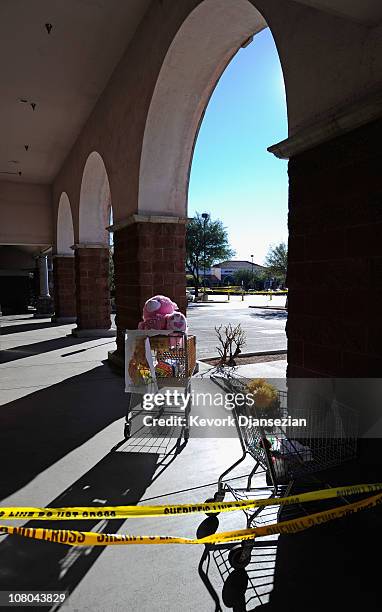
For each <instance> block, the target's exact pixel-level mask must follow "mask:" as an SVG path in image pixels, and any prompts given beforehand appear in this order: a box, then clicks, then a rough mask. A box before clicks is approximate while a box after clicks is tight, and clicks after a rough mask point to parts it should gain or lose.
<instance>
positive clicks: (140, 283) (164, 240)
mask: <svg viewBox="0 0 382 612" xmlns="http://www.w3.org/2000/svg"><path fill="white" fill-rule="evenodd" d="M141 219H142V217H140V216H138V215H134V216H133V217H132V218H131V219H130V222H129V224H127V225H125V226H124V227H120V228H118V226H116V227H115V228H114V270H115V297H116V309H117V315H116V325H117V354H116V355H114V357H115V358H116V359H118V358H119V359H120V360H122V359H123V355H124V331H125V329H134V328H136V327H137V324H138V322H139V321H140V320H141V318H142V308H143V305H144V303H145V301H146V300H147V299H149V298H150V297H152V296H153V295H156V294H163V295H166V296H168V297H170V298H171V299H173V300H174V301H175V302H176V303H177V304H178V307H179V309H180V310H181V311H182V312H183V313H185V312H186V306H187V302H186V274H185V256H186V247H185V219H181V218H177V217H169V218H168V219H166V218H163V217H146V218H143V219H147V220H141Z"/></svg>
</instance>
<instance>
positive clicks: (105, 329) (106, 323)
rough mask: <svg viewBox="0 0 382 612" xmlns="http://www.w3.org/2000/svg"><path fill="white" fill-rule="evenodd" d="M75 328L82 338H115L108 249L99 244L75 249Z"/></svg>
mask: <svg viewBox="0 0 382 612" xmlns="http://www.w3.org/2000/svg"><path fill="white" fill-rule="evenodd" d="M74 248H75V279H76V280H75V282H76V304H77V328H76V329H74V330H73V332H72V333H73V335H75V336H77V337H84V338H87V337H89V338H92V337H96V338H103V337H110V336H115V330H114V329H110V328H111V320H110V312H111V309H110V291H109V249H108V248H107V247H105V246H104V245H99V244H77V245H75V247H74Z"/></svg>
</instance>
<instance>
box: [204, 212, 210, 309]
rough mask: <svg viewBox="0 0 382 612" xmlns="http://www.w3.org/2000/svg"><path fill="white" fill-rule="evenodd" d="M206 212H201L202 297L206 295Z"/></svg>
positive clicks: (207, 217) (207, 215) (207, 216)
mask: <svg viewBox="0 0 382 612" xmlns="http://www.w3.org/2000/svg"><path fill="white" fill-rule="evenodd" d="M209 217H210V216H209V214H208V213H202V219H203V296H204V297H203V299H204V298H205V295H206V226H207V222H208V219H209Z"/></svg>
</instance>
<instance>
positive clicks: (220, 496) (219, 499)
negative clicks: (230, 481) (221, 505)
mask: <svg viewBox="0 0 382 612" xmlns="http://www.w3.org/2000/svg"><path fill="white" fill-rule="evenodd" d="M224 498H225V492H224V491H216V493H215V495H214V501H216V502H222V501H224Z"/></svg>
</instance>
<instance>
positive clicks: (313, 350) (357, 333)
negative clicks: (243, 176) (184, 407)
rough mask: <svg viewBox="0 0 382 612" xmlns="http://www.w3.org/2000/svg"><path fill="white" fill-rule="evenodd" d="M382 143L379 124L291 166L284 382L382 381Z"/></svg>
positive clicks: (311, 152)
mask: <svg viewBox="0 0 382 612" xmlns="http://www.w3.org/2000/svg"><path fill="white" fill-rule="evenodd" d="M381 139H382V120H380V121H375V122H373V123H370V124H367V125H365V126H363V127H360V128H358V129H355V130H353V131H352V132H348V133H347V134H343V135H341V136H338V137H337V138H335V139H333V140H331V141H328V142H325V143H322V144H320V145H318V146H316V147H315V148H312V149H310V150H309V151H306V152H304V153H301V154H300V155H298V156H296V157H294V158H292V159H291V160H290V162H289V181H290V193H289V265H288V281H287V284H288V288H289V312H288V327H287V332H288V374H289V376H310V377H316V376H331V377H347V378H350V377H352V378H353V377H354V378H362V377H380V376H381V375H382V342H381V340H382V323H381V321H380V317H379V316H378V315H377V313H380V312H381V310H382V280H381V279H382V274H381V271H382V206H381V168H382V154H381V147H380V143H381ZM373 314H375V315H376V317H374V316H373Z"/></svg>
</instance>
